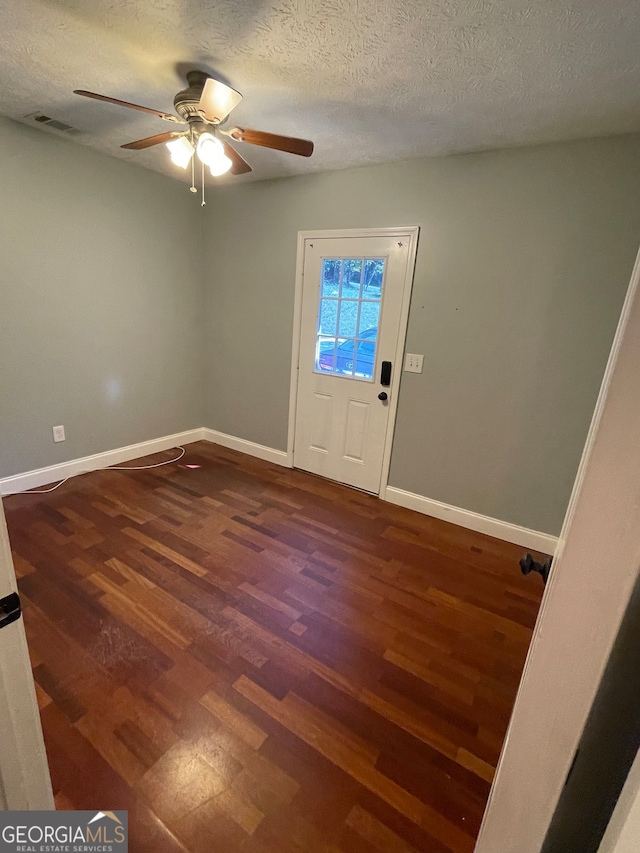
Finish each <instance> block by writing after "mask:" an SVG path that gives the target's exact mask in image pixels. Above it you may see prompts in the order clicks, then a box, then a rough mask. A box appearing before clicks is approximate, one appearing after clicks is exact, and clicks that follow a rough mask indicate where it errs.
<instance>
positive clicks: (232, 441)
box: [202, 427, 291, 468]
mask: <svg viewBox="0 0 640 853" xmlns="http://www.w3.org/2000/svg"><path fill="white" fill-rule="evenodd" d="M202 433H203V435H202V438H203V439H204V440H205V441H211V442H213V443H214V444H219V445H220V446H221V447H228V448H229V449H230V450H237V451H239V452H240V453H246V454H247V455H249V456H255V457H256V458H258V459H264V461H265V462H273V463H274V465H282V466H283V467H284V468H291V465H290V463H289V456H288V454H287V453H286V452H285V451H284V450H276V449H275V447H267V446H266V445H264V444H256V442H255V441H248V440H247V439H246V438H237V437H236V436H235V435H227V433H225V432H218V431H217V430H215V429H208V428H207V427H204V428H203V430H202Z"/></svg>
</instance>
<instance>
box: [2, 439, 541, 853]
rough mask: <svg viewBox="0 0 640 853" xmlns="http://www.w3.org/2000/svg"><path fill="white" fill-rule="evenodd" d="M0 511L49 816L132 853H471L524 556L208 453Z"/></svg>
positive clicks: (509, 679) (509, 690) (520, 636)
mask: <svg viewBox="0 0 640 853" xmlns="http://www.w3.org/2000/svg"><path fill="white" fill-rule="evenodd" d="M170 456H171V453H170V452H169V453H167V454H160V455H159V456H158V457H154V458H153V459H151V460H149V461H158V459H163V458H170ZM131 464H134V463H131ZM192 466H197V467H192ZM5 509H6V513H7V521H8V525H9V532H10V536H11V542H12V547H13V549H14V555H15V564H16V570H17V573H18V576H19V584H20V592H21V596H22V601H23V606H24V611H25V624H26V629H27V635H28V639H29V646H30V651H31V655H32V660H33V671H34V676H35V680H36V686H37V692H38V699H39V703H40V708H41V715H42V723H43V728H44V735H45V742H46V746H47V751H48V755H49V760H50V765H51V774H52V780H53V786H54V793H55V795H56V802H57V805H58V807H59V808H61V809H67V808H83V809H98V808H99V809H129V820H130V837H131V841H130V849H131V851H133V853H152V851H153V853H159V851H162V853H164V851H166V853H174V851H193V853H199V851H202V853H226V851H234V853H236V851H242V853H294V851H295V852H296V853H300V851H304V853H316V851H317V853H339V851H343V853H374V851H391V853H413V851H423V852H424V853H470V851H472V850H473V846H474V838H475V837H476V835H477V832H478V829H479V826H480V820H481V817H482V813H483V810H484V807H485V803H486V799H487V795H488V792H489V786H490V782H491V779H492V776H493V773H494V767H495V764H496V761H497V758H498V754H499V751H500V747H501V744H502V740H503V737H504V733H505V730H506V726H507V722H508V719H509V715H510V712H511V707H512V704H513V701H514V698H515V693H516V689H517V685H518V681H519V678H520V673H521V670H522V666H523V663H524V658H525V655H526V651H527V647H528V644H529V641H530V638H531V632H532V628H533V624H534V620H535V617H536V614H537V610H538V606H539V603H540V598H541V594H542V583H541V581H540V578H539V577H537V576H536V577H531V576H530V577H528V578H523V577H522V576H521V575H520V572H519V569H518V564H517V561H518V558H519V557H520V555H521V553H522V550H523V549H521V548H519V547H517V546H513V545H509V544H506V543H504V542H500V541H498V540H495V539H491V538H489V537H486V536H482V535H480V534H475V533H472V532H469V531H467V530H464V529H462V528H459V527H455V526H454V525H450V524H446V523H444V522H440V521H436V520H434V519H430V518H427V517H425V516H421V515H418V514H416V513H413V512H410V511H409V510H404V509H401V508H398V507H394V506H392V505H391V504H387V503H384V502H382V501H378V500H377V499H375V498H373V497H371V496H369V495H365V494H363V493H360V492H357V491H353V490H351V489H348V488H346V487H343V486H339V485H336V484H333V483H330V482H327V481H324V480H322V479H319V478H316V477H313V476H311V475H308V474H304V473H301V472H298V471H290V470H287V469H283V468H279V467H276V466H274V465H270V464H268V463H266V462H261V461H259V460H256V459H252V458H250V457H247V456H243V455H241V454H239V453H235V452H233V451H230V450H225V449H222V448H220V447H217V446H214V445H211V444H207V443H204V442H200V443H197V444H192V445H189V446H188V447H187V453H186V456H185V457H184V458H183V459H182V460H181V461H180V462H179V463H177V464H175V465H170V466H167V467H163V468H157V469H155V470H153V471H144V472H135V473H124V472H115V471H101V472H94V473H91V474H87V475H84V476H82V477H78V478H76V479H73V480H71V481H70V482H68V483H67V484H66V485H64V486H62V487H61V488H60V489H58V490H57V491H55V492H53V493H51V494H49V495H46V496H36V495H15V496H13V497H9V498H7V499H5Z"/></svg>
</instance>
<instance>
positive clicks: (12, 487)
mask: <svg viewBox="0 0 640 853" xmlns="http://www.w3.org/2000/svg"><path fill="white" fill-rule="evenodd" d="M203 432H204V430H203V429H202V428H201V427H200V428H198V429H190V430H187V431H186V432H177V433H175V435H165V436H163V437H162V438H154V439H152V440H151V441H141V442H140V443H139V444H130V445H128V447H118V448H116V449H115V450H106V451H105V452H104V453H94V454H93V456H84V457H82V458H81V459H71V460H70V461H69V462H61V463H60V464H59V465H49V466H47V467H46V468H37V469H36V470H35V471H26V472H25V473H24V474H14V475H13V476H12V477H4V478H2V479H0V494H2V495H13V494H16V493H17V492H25V491H27V490H29V489H38V488H40V486H46V485H48V484H49V483H55V482H57V481H58V480H64V479H65V478H66V477H75V475H76V474H84V473H86V472H88V471H97V470H98V469H100V468H108V467H109V466H110V465H120V464H121V463H122V462H129V461H130V460H131V459H139V458H140V457H141V456H150V455H151V454H152V453H160V452H161V451H162V450H170V449H171V448H172V447H177V446H178V445H180V444H191V442H193V441H202V439H203V438H204V435H203Z"/></svg>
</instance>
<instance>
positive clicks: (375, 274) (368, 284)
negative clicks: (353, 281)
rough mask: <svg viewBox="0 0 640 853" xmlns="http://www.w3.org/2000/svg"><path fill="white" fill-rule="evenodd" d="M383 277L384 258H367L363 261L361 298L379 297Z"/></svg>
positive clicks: (380, 295)
mask: <svg viewBox="0 0 640 853" xmlns="http://www.w3.org/2000/svg"><path fill="white" fill-rule="evenodd" d="M383 278H384V258H367V260H366V261H365V262H364V281H363V287H362V291H363V292H362V297H363V299H380V298H381V297H382V280H383Z"/></svg>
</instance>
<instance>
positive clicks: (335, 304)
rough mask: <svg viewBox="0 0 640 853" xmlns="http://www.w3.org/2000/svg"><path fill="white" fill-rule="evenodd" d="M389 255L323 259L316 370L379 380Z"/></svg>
mask: <svg viewBox="0 0 640 853" xmlns="http://www.w3.org/2000/svg"><path fill="white" fill-rule="evenodd" d="M384 264H385V261H384V258H324V259H323V261H322V271H321V282H320V299H319V303H318V325H317V334H316V356H315V370H316V371H317V372H318V373H332V374H334V375H336V376H341V377H351V378H353V379H361V380H362V379H364V380H366V381H368V382H371V381H372V380H373V377H374V374H375V364H376V355H377V340H378V326H379V323H380V306H381V300H382V290H383V283H384Z"/></svg>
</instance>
